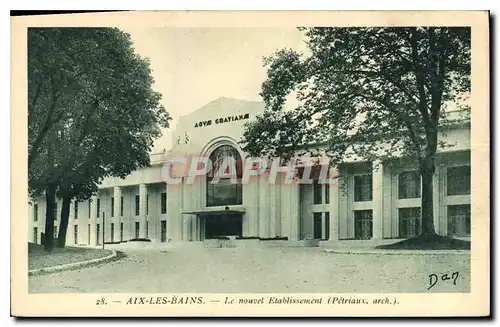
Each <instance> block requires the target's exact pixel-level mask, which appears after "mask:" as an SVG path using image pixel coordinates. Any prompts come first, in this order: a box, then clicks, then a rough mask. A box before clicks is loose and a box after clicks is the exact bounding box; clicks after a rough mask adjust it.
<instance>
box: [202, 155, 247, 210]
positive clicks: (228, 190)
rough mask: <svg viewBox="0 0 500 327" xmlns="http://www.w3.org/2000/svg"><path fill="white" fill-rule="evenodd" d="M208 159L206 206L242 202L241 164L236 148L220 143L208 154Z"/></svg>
mask: <svg viewBox="0 0 500 327" xmlns="http://www.w3.org/2000/svg"><path fill="white" fill-rule="evenodd" d="M210 161H211V162H212V169H211V170H209V172H208V174H207V183H206V184H207V193H206V194H207V198H206V200H207V206H225V205H232V204H242V203H243V197H242V193H243V188H242V184H241V178H242V176H243V165H242V160H241V156H240V153H239V152H238V150H237V149H236V148H235V147H233V146H231V145H221V146H219V147H218V148H216V149H215V150H214V151H213V152H212V153H211V154H210ZM231 168H233V169H231ZM231 176H232V177H233V178H232V180H231ZM219 178H220V179H219ZM232 181H235V183H233V182H232Z"/></svg>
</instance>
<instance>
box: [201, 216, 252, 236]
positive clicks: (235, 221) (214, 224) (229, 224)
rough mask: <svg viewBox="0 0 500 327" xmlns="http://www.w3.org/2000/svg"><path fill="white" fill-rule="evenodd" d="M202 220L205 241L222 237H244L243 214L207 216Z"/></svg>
mask: <svg viewBox="0 0 500 327" xmlns="http://www.w3.org/2000/svg"><path fill="white" fill-rule="evenodd" d="M202 219H203V224H204V227H205V228H204V229H205V239H211V238H212V239H213V238H216V237H221V236H242V232H243V231H242V230H243V215H242V214H234V213H231V214H217V215H207V216H202Z"/></svg>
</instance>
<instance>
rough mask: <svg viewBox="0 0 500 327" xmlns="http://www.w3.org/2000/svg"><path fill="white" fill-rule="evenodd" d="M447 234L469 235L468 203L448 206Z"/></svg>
mask: <svg viewBox="0 0 500 327" xmlns="http://www.w3.org/2000/svg"><path fill="white" fill-rule="evenodd" d="M448 235H450V236H459V237H467V236H470V204H461V205H452V206H448Z"/></svg>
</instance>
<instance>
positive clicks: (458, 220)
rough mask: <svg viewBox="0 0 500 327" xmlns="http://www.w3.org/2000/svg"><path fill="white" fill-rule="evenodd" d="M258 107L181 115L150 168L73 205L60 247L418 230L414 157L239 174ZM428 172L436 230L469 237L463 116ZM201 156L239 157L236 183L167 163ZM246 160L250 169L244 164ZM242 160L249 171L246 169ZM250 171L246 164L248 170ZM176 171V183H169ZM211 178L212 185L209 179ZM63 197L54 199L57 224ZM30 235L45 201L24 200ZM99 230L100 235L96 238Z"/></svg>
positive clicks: (337, 239) (341, 239) (381, 237)
mask: <svg viewBox="0 0 500 327" xmlns="http://www.w3.org/2000/svg"><path fill="white" fill-rule="evenodd" d="M263 110H264V104H263V103H260V102H249V101H242V100H236V99H228V98H219V99H217V100H215V101H213V102H211V103H209V104H207V105H205V106H204V107H202V108H200V109H198V110H197V111H195V112H193V113H191V114H189V115H186V116H183V117H181V118H180V120H179V122H178V125H177V127H176V129H175V131H174V132H173V141H174V145H173V147H172V149H171V150H169V151H166V152H164V153H159V154H152V155H151V163H152V165H151V167H148V168H145V169H141V170H138V171H134V172H133V173H131V174H130V175H129V176H128V177H127V178H125V179H119V178H108V179H106V180H105V181H104V182H103V183H102V185H100V188H99V193H98V195H96V196H94V197H93V198H92V199H90V200H88V201H84V202H79V203H76V202H73V203H72V204H71V209H70V221H69V226H68V232H67V244H68V245H72V244H76V245H90V246H96V245H99V244H101V243H102V242H103V240H104V241H105V242H123V241H129V240H133V239H141V238H147V239H150V240H152V241H153V242H193V241H194V242H196V241H203V240H205V239H209V238H214V237H218V236H228V235H233V236H242V237H261V238H273V237H283V238H284V237H286V238H288V240H290V241H299V240H307V239H318V240H322V241H323V242H325V243H332V244H333V243H334V244H342V243H344V244H350V242H348V241H349V240H351V241H353V242H358V243H362V242H365V243H366V242H368V243H370V244H373V243H383V242H393V241H395V240H398V239H403V238H408V237H411V236H414V235H416V234H418V233H419V231H420V229H421V218H420V201H421V180H420V174H419V172H418V167H417V165H416V163H415V162H409V161H407V160H404V159H401V160H395V161H392V162H360V161H352V162H346V163H345V164H342V165H340V166H339V167H335V168H330V171H329V173H330V174H333V175H335V176H338V178H337V182H334V183H329V184H322V183H320V182H319V181H317V180H314V181H313V183H312V184H301V183H297V182H296V181H292V182H291V183H286V182H285V174H284V173H278V174H277V175H276V176H277V178H276V182H275V183H269V175H270V174H273V172H272V169H267V170H265V171H263V172H262V173H261V174H260V175H258V176H250V178H249V179H248V182H247V181H243V182H242V179H243V178H244V176H243V171H244V169H245V165H247V164H248V163H247V162H246V155H245V153H243V151H242V150H241V147H240V145H239V143H238V141H239V140H240V138H241V135H242V133H243V130H244V126H243V125H244V123H245V122H247V121H249V120H251V119H252V118H253V117H255V116H256V115H257V114H259V113H261V112H262V111H263ZM443 132H444V133H443V134H442V135H440V140H442V141H446V142H448V143H450V144H452V146H450V147H447V148H445V149H442V150H440V152H439V153H438V155H437V159H436V167H437V168H436V173H435V175H434V191H433V200H434V220H435V228H436V231H437V233H439V234H441V235H450V236H454V237H460V238H468V237H470V229H471V204H470V191H471V187H470V185H471V169H470V145H471V144H470V122H469V121H468V120H464V121H462V122H460V123H457V124H453V125H450V126H449V127H446V128H445V129H443ZM172 157H177V158H192V157H208V158H210V159H211V162H213V163H214V166H215V165H216V163H217V162H221V160H222V159H223V158H227V157H230V158H233V159H234V160H235V161H236V163H237V164H236V177H235V178H237V179H238V183H232V182H231V181H230V179H229V178H224V177H222V178H221V176H218V175H217V174H216V173H214V171H215V169H214V170H212V171H211V172H208V174H206V175H203V176H196V177H195V178H192V179H191V177H190V176H189V174H188V172H189V169H193V167H187V166H188V165H184V166H186V167H184V168H185V169H179V170H175V169H174V170H173V172H171V174H170V173H168V172H167V171H166V168H165V165H164V163H165V160H166V159H167V158H172ZM248 167H250V166H248ZM248 167H247V168H248ZM251 169H253V168H251ZM166 174H169V175H168V177H169V178H174V177H175V178H176V180H178V181H180V183H177V184H172V183H166ZM214 179H217V180H218V183H212V181H213V180H214ZM61 202H62V200H58V201H57V207H56V211H57V214H56V217H57V220H56V221H55V226H56V229H55V230H56V232H57V228H58V227H59V220H60V217H59V215H60V209H61V204H62V203H61ZM29 212H30V217H29V237H28V240H29V241H30V242H35V243H40V241H41V233H43V231H44V217H45V204H44V201H43V199H39V200H38V199H37V200H34V201H32V202H31V203H30V211H29ZM103 235H104V238H103Z"/></svg>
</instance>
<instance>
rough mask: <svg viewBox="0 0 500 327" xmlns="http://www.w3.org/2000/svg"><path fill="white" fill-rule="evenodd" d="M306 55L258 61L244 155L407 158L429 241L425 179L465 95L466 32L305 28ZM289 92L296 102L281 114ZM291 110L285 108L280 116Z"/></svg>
mask: <svg viewBox="0 0 500 327" xmlns="http://www.w3.org/2000/svg"><path fill="white" fill-rule="evenodd" d="M302 30H303V31H305V36H306V37H307V45H308V50H309V51H310V53H309V54H308V55H307V56H306V55H304V54H300V53H297V52H296V51H293V50H290V49H283V50H279V51H278V52H276V53H275V54H273V55H272V56H270V57H268V58H265V65H266V66H267V67H268V71H267V79H266V80H265V81H264V83H263V84H262V92H261V96H262V97H263V99H264V102H265V104H266V111H265V112H264V113H263V114H262V115H260V116H259V117H257V119H256V120H255V121H254V122H250V123H248V124H247V126H246V130H245V133H244V136H243V140H242V142H243V144H244V147H243V148H244V150H245V151H247V152H248V153H250V155H254V156H255V155H262V154H264V153H267V154H270V155H272V156H280V157H289V156H290V155H291V154H292V153H295V152H296V151H297V150H298V149H299V148H300V147H301V146H303V145H304V144H306V143H307V144H311V146H310V147H309V149H310V151H313V150H317V151H320V150H321V151H323V153H324V154H326V155H327V156H329V157H330V159H331V162H332V163H334V164H339V163H341V162H342V161H343V160H344V159H345V158H346V157H349V156H357V157H358V158H363V159H365V160H367V161H372V160H374V159H380V160H390V159H391V158H394V157H408V158H411V159H414V160H416V161H418V163H419V168H420V174H421V177H422V204H421V213H422V225H423V226H422V234H425V235H434V234H435V229H434V219H433V203H432V201H433V200H432V189H433V185H432V176H433V174H434V172H435V156H436V152H437V149H438V147H439V146H447V145H446V144H440V142H439V141H438V133H439V129H440V126H441V125H442V124H443V123H445V122H446V121H447V106H448V104H453V105H456V106H459V105H461V104H462V103H463V100H464V98H465V97H466V96H467V94H468V93H469V92H470V60H471V59H470V55H471V54H470V49H471V48H470V29H469V28H467V27H456V28H455V27H452V28H444V27H443V28H441V27H439V28H434V27H426V28H420V27H419V28H417V27H405V28H400V27H390V28H378V27H377V28H351V27H349V28H307V29H302ZM293 92H295V93H296V98H297V101H298V105H297V106H296V107H295V108H291V109H290V108H285V107H286V102H287V97H289V96H290V94H293ZM286 109H290V110H286Z"/></svg>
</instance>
